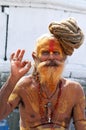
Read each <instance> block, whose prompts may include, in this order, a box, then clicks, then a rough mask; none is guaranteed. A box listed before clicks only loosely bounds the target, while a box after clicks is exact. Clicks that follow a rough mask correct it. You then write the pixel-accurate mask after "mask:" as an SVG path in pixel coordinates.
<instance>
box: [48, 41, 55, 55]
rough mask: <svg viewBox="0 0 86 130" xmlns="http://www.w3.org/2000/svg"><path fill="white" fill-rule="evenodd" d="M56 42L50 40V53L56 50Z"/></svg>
mask: <svg viewBox="0 0 86 130" xmlns="http://www.w3.org/2000/svg"><path fill="white" fill-rule="evenodd" d="M54 43H55V42H54V40H50V43H49V51H50V52H53V50H54Z"/></svg>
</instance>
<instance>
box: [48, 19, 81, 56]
mask: <svg viewBox="0 0 86 130" xmlns="http://www.w3.org/2000/svg"><path fill="white" fill-rule="evenodd" d="M49 31H50V32H51V33H52V34H53V35H54V36H55V37H56V38H57V39H58V40H59V42H60V44H61V45H62V48H63V50H64V52H65V54H66V55H72V53H73V51H74V48H76V49H77V48H79V47H80V46H81V45H82V43H83V40H84V34H83V32H82V30H81V29H80V28H79V26H78V25H77V22H76V21H75V19H73V18H69V19H67V20H64V21H61V22H59V23H58V22H52V23H50V25H49Z"/></svg>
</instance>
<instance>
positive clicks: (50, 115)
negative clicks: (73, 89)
mask: <svg viewBox="0 0 86 130" xmlns="http://www.w3.org/2000/svg"><path fill="white" fill-rule="evenodd" d="M61 89H62V81H60V82H59V91H58V94H57V101H56V104H55V105H54V110H53V111H52V110H51V106H52V103H51V102H48V103H47V104H46V105H45V108H46V111H47V112H46V115H47V116H46V117H45V115H44V110H43V106H42V95H41V86H40V84H39V86H38V98H39V113H40V116H41V122H42V123H44V122H45V121H47V123H48V124H50V125H51V130H54V127H55V125H56V124H55V123H53V121H52V119H53V117H54V116H55V111H56V109H57V108H58V104H59V99H60V96H61Z"/></svg>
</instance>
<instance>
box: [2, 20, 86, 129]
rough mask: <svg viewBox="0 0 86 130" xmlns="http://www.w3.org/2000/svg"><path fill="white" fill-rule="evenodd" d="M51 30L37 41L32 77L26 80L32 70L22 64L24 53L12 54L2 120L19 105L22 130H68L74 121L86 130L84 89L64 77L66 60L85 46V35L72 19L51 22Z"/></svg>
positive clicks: (26, 63) (79, 127)
mask: <svg viewBox="0 0 86 130" xmlns="http://www.w3.org/2000/svg"><path fill="white" fill-rule="evenodd" d="M49 30H50V32H51V33H50V34H45V35H43V36H42V37H40V38H39V39H38V40H37V44H36V48H35V51H34V52H33V53H32V56H33V59H34V70H33V73H32V74H31V75H29V76H24V77H22V76H23V75H24V74H26V73H27V72H28V70H29V69H30V67H31V63H30V62H29V61H22V58H23V55H24V50H18V51H17V52H16V53H13V54H12V55H11V74H10V76H9V78H8V80H7V82H6V83H5V84H4V86H3V87H2V88H1V92H0V106H1V107H0V119H3V118H5V117H6V116H7V115H8V114H9V113H10V112H11V111H12V110H13V109H14V108H15V107H16V106H19V112H20V130H68V129H69V124H70V121H71V118H73V121H74V125H75V129H76V130H86V118H85V96H84V91H83V88H82V87H81V85H80V84H79V83H77V82H75V81H74V82H73V81H70V80H67V79H65V78H63V77H62V72H63V69H64V65H65V60H66V58H67V56H68V55H72V53H73V51H74V48H78V47H79V46H80V45H81V44H82V42H83V37H84V36H83V33H82V31H81V29H80V28H79V27H78V25H77V23H76V21H75V20H74V19H72V18H70V19H67V20H65V21H62V22H60V23H51V24H50V25H49ZM21 77H22V78H21ZM20 78H21V79H20ZM19 79H20V80H19ZM18 80H19V81H18Z"/></svg>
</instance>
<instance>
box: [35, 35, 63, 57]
mask: <svg viewBox="0 0 86 130" xmlns="http://www.w3.org/2000/svg"><path fill="white" fill-rule="evenodd" d="M36 51H37V56H38V57H41V55H42V51H49V53H50V54H53V52H54V51H57V52H59V56H60V57H61V58H63V57H64V55H63V50H62V47H61V45H60V43H59V41H57V39H56V38H53V37H51V38H43V39H41V40H40V41H39V43H38V44H37V50H36Z"/></svg>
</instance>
